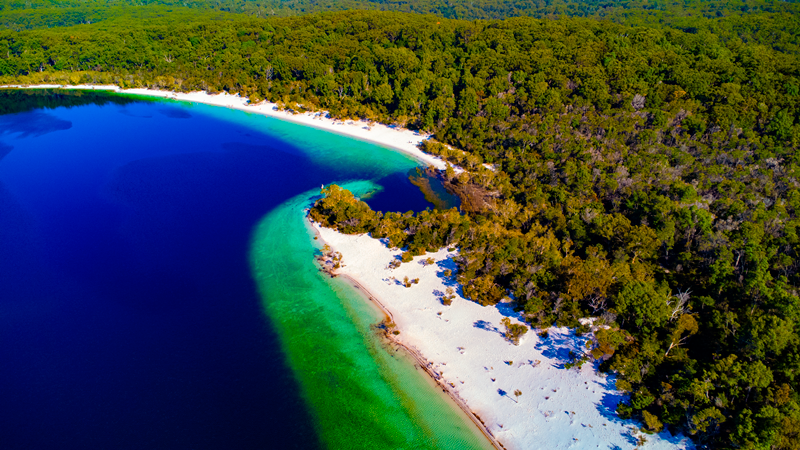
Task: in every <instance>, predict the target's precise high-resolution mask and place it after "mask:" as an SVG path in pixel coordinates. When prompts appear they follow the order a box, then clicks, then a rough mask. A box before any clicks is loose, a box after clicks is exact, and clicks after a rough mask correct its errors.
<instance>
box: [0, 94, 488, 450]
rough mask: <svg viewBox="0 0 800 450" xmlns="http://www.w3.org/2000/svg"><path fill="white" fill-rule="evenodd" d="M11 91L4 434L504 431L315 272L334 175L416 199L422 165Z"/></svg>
mask: <svg viewBox="0 0 800 450" xmlns="http://www.w3.org/2000/svg"><path fill="white" fill-rule="evenodd" d="M14 95H16V94H10V93H5V92H3V93H2V94H0V105H3V108H2V109H0V110H2V111H4V112H10V113H11V114H6V115H3V116H0V249H2V253H0V292H2V295H0V343H2V345H0V360H2V361H3V364H2V365H0V380H2V381H3V383H0V397H2V398H3V403H4V408H3V413H2V419H3V420H0V436H2V440H3V447H4V448H9V449H23V448H37V449H72V448H75V449H79V448H81V449H82V448H122V449H124V448H130V449H140V448H165V449H166V448H170V449H172V448H196V449H205V448H208V449H218V448H237V449H251V448H299V449H306V448H308V449H313V448H457V447H458V448H480V447H485V446H486V444H485V443H483V442H482V441H480V436H479V435H478V434H477V432H476V430H474V429H473V427H472V426H471V424H469V422H467V420H466V419H464V418H463V417H461V416H459V414H458V411H454V410H453V408H452V405H450V404H448V403H447V402H446V399H443V398H441V397H440V396H438V392H437V390H436V389H435V387H434V386H432V385H431V384H430V382H429V381H428V380H426V379H425V377H424V376H423V375H421V374H419V373H417V372H416V371H415V370H414V368H413V365H411V364H410V363H408V362H407V361H404V360H403V359H402V358H403V357H402V355H398V354H394V353H392V352H393V351H392V350H391V349H388V348H386V347H385V346H382V345H381V343H380V342H379V339H378V338H377V337H376V335H375V334H374V333H373V332H372V329H371V325H373V324H374V323H375V322H377V321H379V320H380V316H379V314H377V313H376V312H375V311H374V310H373V309H372V308H371V307H370V305H369V304H368V303H367V302H364V301H363V298H361V297H360V296H359V293H357V292H355V291H354V290H353V289H352V288H349V287H348V286H347V285H345V284H343V283H339V282H338V280H330V279H327V280H326V279H325V278H323V277H322V276H321V275H320V274H318V273H317V272H316V271H315V268H314V266H313V252H314V245H313V244H314V241H313V238H312V237H311V236H310V235H309V234H308V233H309V230H308V228H307V227H306V225H305V223H304V219H303V217H304V216H303V214H304V213H303V208H304V207H306V206H307V205H308V204H309V201H311V199H312V198H313V196H314V195H315V194H316V192H318V190H319V186H320V184H323V183H325V184H328V183H331V182H334V181H340V182H347V181H355V180H366V181H365V182H366V183H367V184H363V183H364V182H362V183H361V184H357V185H356V186H362V187H363V189H362V191H364V192H365V191H366V190H367V189H368V190H371V191H375V190H377V192H376V194H375V195H373V196H372V197H371V198H370V199H369V202H370V204H371V206H373V208H376V209H383V210H396V211H407V210H419V209H423V208H425V207H427V206H429V204H428V203H427V202H426V201H425V199H424V196H423V194H422V193H421V192H420V191H419V189H417V188H416V187H415V186H414V185H412V184H411V183H409V182H408V179H407V176H406V175H407V173H408V171H409V170H411V169H413V168H415V167H416V166H417V165H418V164H417V163H416V162H415V161H413V160H411V159H410V158H408V157H406V156H405V155H402V154H399V153H397V152H393V151H391V150H388V149H384V148H381V147H379V146H376V145H372V144H367V143H364V142H360V141H356V140H353V139H348V138H345V137H341V136H337V135H334V134H331V133H326V132H322V131H318V130H314V129H309V128H306V127H301V126H298V125H294V124H291V123H287V122H281V121H279V120H276V119H268V118H265V117H262V116H257V115H251V114H247V113H243V112H239V111H234V110H227V109H225V108H217V107H210V106H205V105H197V104H183V103H176V102H169V101H151V100H148V101H145V100H142V99H130V98H126V97H120V96H114V95H101V94H99V93H92V94H65V93H56V94H54V93H47V92H38V93H35V94H34V93H29V94H25V95H28V96H31V98H28V99H27V100H26V101H24V102H23V101H22V100H20V97H19V96H17V97H14ZM23 103H25V104H26V105H27V104H29V105H30V107H20V105H22V104H23ZM68 105H69V106H70V107H67V106H68ZM43 107H44V109H42V108H43ZM276 280H279V281H280V283H277V282H276ZM295 288H296V290H295ZM301 288H302V289H301ZM265 313H266V314H265ZM332 355H340V357H338V358H332ZM426 400H428V401H426ZM337 418H338V420H337Z"/></svg>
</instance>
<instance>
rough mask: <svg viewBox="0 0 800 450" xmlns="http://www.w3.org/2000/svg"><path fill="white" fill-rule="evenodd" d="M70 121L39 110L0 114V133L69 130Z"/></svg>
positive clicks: (21, 135) (34, 133)
mask: <svg viewBox="0 0 800 450" xmlns="http://www.w3.org/2000/svg"><path fill="white" fill-rule="evenodd" d="M70 128H72V122H70V121H68V120H63V119H59V118H57V117H55V116H53V115H51V114H47V113H45V112H41V111H33V112H26V113H20V114H12V115H6V116H0V130H2V131H0V134H13V133H19V137H29V136H41V135H43V134H47V133H53V132H55V131H63V130H69V129H70Z"/></svg>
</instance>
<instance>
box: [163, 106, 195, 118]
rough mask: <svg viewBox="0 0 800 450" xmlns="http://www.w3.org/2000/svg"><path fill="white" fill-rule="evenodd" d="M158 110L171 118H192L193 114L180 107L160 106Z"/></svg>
mask: <svg viewBox="0 0 800 450" xmlns="http://www.w3.org/2000/svg"><path fill="white" fill-rule="evenodd" d="M158 112H159V113H160V114H162V115H165V116H167V117H169V118H170V119H191V118H192V115H191V114H189V113H188V112H186V111H185V110H183V109H180V108H170V107H166V108H158Z"/></svg>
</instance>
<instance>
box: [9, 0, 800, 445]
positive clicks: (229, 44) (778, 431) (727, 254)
mask: <svg viewBox="0 0 800 450" xmlns="http://www.w3.org/2000/svg"><path fill="white" fill-rule="evenodd" d="M369 3H380V4H384V3H381V2H369ZM81 4H84V3H83V2H81ZM223 4H224V2H222V3H217V4H215V5H210V6H209V5H206V4H203V5H195V6H196V7H192V8H189V7H184V6H173V5H168V4H159V5H153V6H146V7H145V6H138V7H133V6H130V5H126V4H124V3H120V4H116V3H113V2H112V5H111V6H103V7H102V8H101V7H100V6H98V7H97V9H96V11H98V12H97V13H96V14H98V16H97V20H93V21H92V23H85V21H84V22H74V21H72V22H71V21H70V20H67V19H64V20H65V21H66V22H65V23H66V24H74V23H80V25H75V26H68V27H61V26H56V25H58V23H56V22H48V20H52V19H51V16H50V12H51V11H53V10H54V9H59V8H61V9H62V10H63V11H64V14H63V16H64V17H67V16H69V14H71V11H72V10H71V9H70V8H73V6H71V4H70V3H69V1H65V2H63V4H62V3H59V4H56V3H49V2H44V3H37V2H36V1H33V0H32V1H31V2H28V3H27V4H26V5H23V6H20V5H19V4H18V3H15V2H13V1H6V3H5V4H4V6H3V9H2V10H0V22H2V21H4V20H5V21H6V22H5V23H11V22H13V20H15V19H9V17H24V18H25V19H24V20H25V21H26V22H25V23H28V24H31V25H30V26H20V27H16V28H15V27H13V26H12V27H8V26H6V28H5V29H2V30H0V83H2V84H9V83H54V82H59V83H67V84H77V83H112V84H117V85H120V86H123V87H145V86H146V87H153V88H159V89H169V90H176V91H191V90H198V89H200V90H206V91H209V92H220V91H227V92H231V93H240V94H242V95H246V96H249V98H250V99H251V100H252V101H254V102H257V101H260V100H262V99H266V100H270V101H273V102H276V103H278V104H280V105H281V106H282V107H285V108H288V109H292V110H296V111H303V110H327V111H329V112H330V113H331V114H332V115H333V116H336V117H341V118H361V119H366V120H371V121H379V122H385V123H394V124H398V125H402V126H406V127H409V128H413V129H418V130H420V131H423V132H426V133H431V134H432V135H433V136H434V139H432V140H431V141H428V142H427V143H426V144H425V145H424V147H425V148H424V150H425V151H427V152H429V153H432V154H437V155H440V156H442V157H443V158H444V159H446V160H447V161H448V162H449V163H450V164H452V165H453V166H459V167H461V168H463V169H465V171H463V172H458V171H455V170H453V169H452V168H449V169H448V170H446V171H442V172H441V173H440V174H439V176H440V177H441V178H442V179H443V181H444V183H445V185H446V186H449V187H450V188H451V189H452V190H453V192H456V193H458V194H459V195H460V196H461V197H462V201H463V203H462V208H461V210H457V209H450V210H436V209H434V210H428V211H423V212H419V213H416V214H414V213H407V212H392V211H384V212H377V211H372V210H370V209H369V207H368V206H367V205H366V204H365V203H363V202H361V201H359V200H358V199H356V198H355V197H353V195H352V194H350V193H349V192H347V191H344V190H342V189H340V188H338V187H336V186H331V187H329V188H327V190H326V194H327V195H326V197H325V198H324V199H322V200H320V201H319V202H318V203H317V204H316V205H315V207H314V208H313V209H312V211H311V215H312V217H314V218H315V219H317V220H320V221H322V222H323V223H325V224H327V225H329V226H333V227H336V228H337V229H339V230H340V231H342V232H345V233H364V232H369V233H372V234H373V236H375V237H386V238H388V239H389V240H390V243H391V245H393V246H395V247H399V248H403V249H404V250H405V251H406V259H408V257H410V256H413V255H421V254H424V253H425V252H426V251H432V250H436V249H438V248H441V247H443V246H451V247H458V248H459V250H460V256H459V260H458V261H457V262H458V266H459V270H458V275H457V276H458V281H459V284H460V287H461V289H462V292H463V294H464V296H465V297H467V298H469V299H470V300H473V301H475V302H478V303H480V304H483V305H492V304H496V303H497V302H499V301H502V300H503V299H504V298H510V299H511V300H512V301H513V302H515V304H516V306H517V308H518V310H519V311H523V312H524V314H525V317H526V318H527V320H528V321H529V323H530V324H531V325H532V326H533V327H536V328H546V327H549V326H552V325H558V326H571V327H577V328H578V331H579V332H587V331H588V328H587V327H582V326H580V324H579V322H578V320H577V319H578V318H583V317H593V318H595V319H594V320H595V322H594V328H595V330H596V332H595V333H594V340H593V343H592V345H591V348H587V354H586V356H585V358H586V359H589V358H592V359H596V360H599V361H601V362H602V364H601V365H600V369H601V370H604V371H609V372H613V373H615V374H616V375H617V376H618V381H617V387H618V389H620V390H622V391H624V392H626V393H628V394H629V397H628V400H627V401H626V402H624V403H623V404H621V405H620V407H619V410H618V412H619V414H620V415H621V416H622V417H631V418H634V419H637V420H640V421H641V423H643V427H644V428H645V429H646V430H648V431H653V432H654V431H659V430H661V429H663V428H664V427H668V428H669V429H670V430H672V431H680V432H684V433H686V434H688V435H691V436H692V437H693V439H694V440H695V442H696V443H697V444H699V445H703V446H709V447H713V448H752V449H767V448H775V449H796V448H800V395H798V389H800V380H799V379H798V376H800V372H799V371H800V339H798V324H800V302H799V300H800V299H799V298H798V290H797V289H798V285H800V266H798V262H797V261H798V256H799V255H798V252H800V239H798V226H800V217H799V216H798V212H800V182H799V181H798V180H799V179H800V156H798V153H797V150H798V145H800V53H798V51H797V48H798V47H797V45H798V42H800V39H798V27H797V21H798V17H800V11H798V6H797V4H796V3H782V2H747V3H746V4H745V3H744V2H714V1H708V2H705V1H704V2H677V3H661V2H653V3H644V2H641V3H635V2H622V3H621V4H619V5H618V4H617V3H614V4H613V5H611V6H609V5H608V4H604V3H600V2H591V1H586V2H580V1H567V2H562V3H558V2H552V3H549V4H546V3H542V4H541V5H539V4H537V3H535V2H530V3H528V2H522V3H514V4H513V5H516V6H513V7H512V4H511V3H510V2H508V3H503V2H495V3H492V2H489V1H485V2H476V3H475V6H474V8H476V11H478V12H480V14H479V13H478V12H474V13H470V14H471V15H470V14H467V13H464V14H461V13H458V14H456V13H446V12H443V11H444V9H443V8H445V7H446V6H447V5H462V6H463V5H465V4H466V3H461V2H453V3H446V2H432V3H430V4H422V3H419V4H416V3H414V2H407V3H402V5H404V6H402V7H403V8H411V9H410V10H411V11H412V12H425V13H437V14H439V15H433V14H409V13H403V12H393V11H329V12H316V13H313V14H305V15H301V14H300V13H301V12H308V11H306V10H304V8H306V7H305V6H302V5H312V6H308V8H307V9H309V10H312V11H313V10H315V8H317V7H320V8H321V7H322V6H323V5H328V6H330V5H338V4H337V3H336V2H334V3H333V4H328V3H325V4H322V3H314V2H308V3H304V2H303V1H302V0H298V1H297V2H296V3H290V2H284V3H281V5H283V6H284V7H286V8H289V5H294V6H292V7H291V8H290V10H291V11H290V12H291V13H292V14H289V13H285V14H282V15H284V16H285V17H267V18H264V16H265V14H263V13H259V14H253V13H252V11H250V10H248V9H247V8H250V7H252V6H253V5H260V6H259V7H265V6H264V5H268V3H264V4H260V3H251V2H243V3H231V5H232V6H231V7H230V8H229V9H230V10H231V11H233V12H234V13H228V12H227V10H225V9H221V8H225V7H224V6H223V7H220V5H223ZM387 4H388V3H387ZM392 4H394V3H392ZM470 4H472V3H470ZM85 5H87V6H82V7H80V8H84V7H92V2H91V1H90V2H86V3H85ZM187 5H189V6H191V5H193V4H191V2H187ZM236 5H240V6H236ZM241 5H247V8H245V7H244V6H241ZM313 5H316V6H313ZM341 5H345V6H343V7H349V6H348V5H351V4H350V3H347V2H344V3H342V4H341ZM341 5H340V6H341ZM352 5H353V6H360V5H361V4H360V3H353V4H352ZM398 5H400V4H399V3H398ZM409 5H411V6H409ZM414 5H416V6H414ZM373 6H374V5H373ZM398 8H400V6H398ZM415 8H416V9H415ZM437 8H438V9H437ZM512 8H516V9H515V10H514V11H512ZM526 8H527V9H526ZM328 9H339V8H338V7H335V6H330V8H328ZM372 9H392V8H389V7H386V8H377V7H375V8H372ZM523 9H524V10H525V11H527V12H522V10H523ZM517 10H519V11H517ZM37 11H38V12H37ZM687 11H688V12H687ZM73 12H74V11H73ZM462 15H463V16H468V17H469V18H470V19H472V18H489V19H490V20H470V21H467V20H460V19H455V18H448V17H462ZM514 15H518V16H520V17H508V18H503V17H507V16H514ZM275 16H278V14H275ZM52 17H56V16H52ZM58 17H61V16H58ZM497 17H501V18H497ZM143 18H146V20H143Z"/></svg>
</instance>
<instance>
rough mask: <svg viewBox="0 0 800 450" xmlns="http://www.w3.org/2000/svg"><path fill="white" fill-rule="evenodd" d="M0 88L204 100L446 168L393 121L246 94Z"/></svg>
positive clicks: (102, 87) (418, 139)
mask: <svg viewBox="0 0 800 450" xmlns="http://www.w3.org/2000/svg"><path fill="white" fill-rule="evenodd" d="M0 88H17V89H59V88H60V89H83V90H104V91H113V92H118V93H121V94H133V95H143V96H149V97H159V98H167V99H173V100H181V101H187V102H196V103H204V104H207V105H214V106H223V107H226V108H232V109H238V110H241V111H247V112H251V113H256V114H262V115H265V116H268V117H275V118H278V119H281V120H286V121H289V122H294V123H297V124H300V125H306V126H310V127H314V128H319V129H322V130H327V131H332V132H334V133H338V134H342V135H345V136H348V137H352V138H356V139H360V140H364V141H369V142H372V143H375V144H378V145H382V146H385V147H390V148H392V149H395V150H399V151H401V152H403V153H407V154H409V155H411V156H413V157H414V158H415V159H418V160H420V161H422V162H424V163H425V164H427V165H429V166H433V167H436V168H437V169H445V168H446V164H445V162H444V161H443V160H442V159H440V158H438V157H436V156H433V155H429V154H426V153H423V152H422V151H421V150H420V149H419V148H418V146H419V144H420V142H422V141H424V140H426V139H428V138H429V137H430V136H428V135H424V134H419V133H416V132H414V131H411V130H407V129H405V128H400V127H395V126H393V125H383V124H378V123H369V122H364V121H352V120H347V121H341V120H335V119H332V118H330V116H329V115H328V114H327V113H325V112H306V113H295V112H293V111H286V110H284V111H281V110H279V109H278V105H276V104H275V103H270V102H261V103H257V104H250V101H249V100H248V99H247V98H245V97H240V96H239V95H238V94H237V95H230V94H228V93H221V94H215V95H211V94H208V93H206V92H190V93H186V94H184V93H180V92H169V91H160V90H153V89H120V88H119V87H117V86H113V85H77V86H62V85H56V84H39V85H31V86H23V85H5V86H0Z"/></svg>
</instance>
